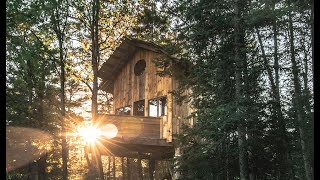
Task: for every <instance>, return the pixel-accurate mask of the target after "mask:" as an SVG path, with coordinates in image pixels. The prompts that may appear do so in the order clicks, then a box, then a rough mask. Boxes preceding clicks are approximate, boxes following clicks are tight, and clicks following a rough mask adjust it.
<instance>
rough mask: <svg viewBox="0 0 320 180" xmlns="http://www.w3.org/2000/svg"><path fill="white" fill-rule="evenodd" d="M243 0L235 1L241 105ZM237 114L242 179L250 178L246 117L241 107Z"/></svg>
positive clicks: (236, 57)
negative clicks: (244, 117) (243, 115)
mask: <svg viewBox="0 0 320 180" xmlns="http://www.w3.org/2000/svg"><path fill="white" fill-rule="evenodd" d="M240 3H241V2H239V0H235V1H234V14H235V19H234V23H235V24H234V30H235V32H234V33H235V48H234V51H235V66H236V71H235V81H236V87H235V88H236V101H237V102H238V105H239V107H240V104H239V102H240V101H241V99H242V97H243V96H242V93H241V84H242V80H241V76H242V68H243V59H241V58H243V57H245V54H244V55H243V51H242V49H241V48H242V47H245V46H244V44H243V43H244V41H243V39H244V31H243V29H242V27H241V25H240V17H241V11H242V5H240ZM237 114H238V118H240V119H239V122H238V127H237V131H238V147H239V167H240V179H241V180H248V179H249V172H248V158H247V148H246V131H245V126H244V124H245V119H243V118H242V115H241V112H240V110H239V109H237Z"/></svg>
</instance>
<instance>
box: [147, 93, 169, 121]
mask: <svg viewBox="0 0 320 180" xmlns="http://www.w3.org/2000/svg"><path fill="white" fill-rule="evenodd" d="M148 104H149V116H151V117H159V116H165V115H167V98H166V97H160V98H156V99H150V100H149V102H148Z"/></svg>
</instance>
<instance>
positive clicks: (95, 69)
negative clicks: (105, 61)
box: [91, 0, 100, 121]
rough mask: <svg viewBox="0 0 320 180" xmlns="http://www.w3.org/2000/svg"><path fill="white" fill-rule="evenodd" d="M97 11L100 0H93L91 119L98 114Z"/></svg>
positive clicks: (94, 118)
mask: <svg viewBox="0 0 320 180" xmlns="http://www.w3.org/2000/svg"><path fill="white" fill-rule="evenodd" d="M99 11H100V0H95V1H94V4H93V8H92V12H93V13H92V24H91V40H92V70H93V87H92V99H91V100H92V103H91V111H92V119H93V120H94V121H95V120H96V118H97V114H98V59H99V28H98V27H99Z"/></svg>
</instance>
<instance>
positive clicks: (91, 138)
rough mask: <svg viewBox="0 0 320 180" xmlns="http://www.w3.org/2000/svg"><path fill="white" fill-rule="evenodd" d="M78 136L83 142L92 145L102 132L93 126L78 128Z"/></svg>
mask: <svg viewBox="0 0 320 180" xmlns="http://www.w3.org/2000/svg"><path fill="white" fill-rule="evenodd" d="M78 135H79V136H80V137H82V138H83V139H84V141H85V142H87V143H94V142H95V141H96V140H97V138H98V137H99V136H101V135H102V132H101V130H100V129H98V128H96V127H93V126H88V127H83V126H80V127H78Z"/></svg>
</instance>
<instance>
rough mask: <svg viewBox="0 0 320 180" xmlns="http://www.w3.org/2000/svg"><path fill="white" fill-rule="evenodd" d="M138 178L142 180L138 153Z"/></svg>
mask: <svg viewBox="0 0 320 180" xmlns="http://www.w3.org/2000/svg"><path fill="white" fill-rule="evenodd" d="M138 177H139V179H140V180H143V174H142V165H141V157H140V153H138Z"/></svg>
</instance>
